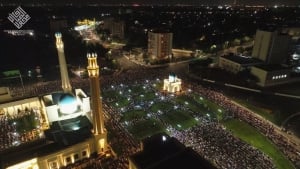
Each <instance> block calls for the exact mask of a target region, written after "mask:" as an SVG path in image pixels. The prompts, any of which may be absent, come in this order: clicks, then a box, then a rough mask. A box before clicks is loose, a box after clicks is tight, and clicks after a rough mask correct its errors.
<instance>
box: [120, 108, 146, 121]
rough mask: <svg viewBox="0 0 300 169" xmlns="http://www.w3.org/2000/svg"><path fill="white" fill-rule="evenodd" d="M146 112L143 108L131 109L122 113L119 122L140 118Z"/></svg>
mask: <svg viewBox="0 0 300 169" xmlns="http://www.w3.org/2000/svg"><path fill="white" fill-rule="evenodd" d="M146 115H147V113H146V112H145V111H143V110H131V111H127V112H125V113H123V116H122V118H121V122H123V121H131V120H134V119H140V118H142V117H145V116H146Z"/></svg>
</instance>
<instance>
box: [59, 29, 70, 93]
mask: <svg viewBox="0 0 300 169" xmlns="http://www.w3.org/2000/svg"><path fill="white" fill-rule="evenodd" d="M55 38H56V48H57V53H58V60H59V68H60V75H61V85H62V89H63V91H64V92H71V90H72V87H71V84H70V80H69V75H68V68H67V63H66V57H65V52H64V43H63V41H62V36H61V33H60V32H57V33H55Z"/></svg>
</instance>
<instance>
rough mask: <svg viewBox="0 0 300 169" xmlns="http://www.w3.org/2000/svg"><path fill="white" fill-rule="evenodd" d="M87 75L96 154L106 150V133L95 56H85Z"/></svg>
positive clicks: (93, 54)
mask: <svg viewBox="0 0 300 169" xmlns="http://www.w3.org/2000/svg"><path fill="white" fill-rule="evenodd" d="M87 59H88V66H87V70H88V75H89V79H90V87H91V90H90V93H91V107H92V110H91V111H92V117H93V134H94V137H95V139H96V146H97V150H98V153H100V152H104V151H105V150H106V149H107V139H106V138H107V132H106V129H105V128H104V114H103V110H102V101H101V99H100V97H101V94H100V82H99V66H98V64H97V54H96V53H92V54H89V53H88V54H87Z"/></svg>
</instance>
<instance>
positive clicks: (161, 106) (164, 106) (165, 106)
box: [150, 102, 174, 112]
mask: <svg viewBox="0 0 300 169" xmlns="http://www.w3.org/2000/svg"><path fill="white" fill-rule="evenodd" d="M173 106H174V105H173V103H171V102H156V103H154V104H153V105H152V106H151V107H150V110H151V111H152V112H157V111H158V110H161V111H163V112H167V111H171V110H172V109H173Z"/></svg>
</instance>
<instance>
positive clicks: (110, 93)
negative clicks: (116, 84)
mask: <svg viewBox="0 0 300 169" xmlns="http://www.w3.org/2000/svg"><path fill="white" fill-rule="evenodd" d="M101 94H102V96H103V98H105V99H108V100H116V99H117V98H118V97H119V96H120V94H119V92H118V91H115V90H107V91H104V92H102V93H101Z"/></svg>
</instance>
